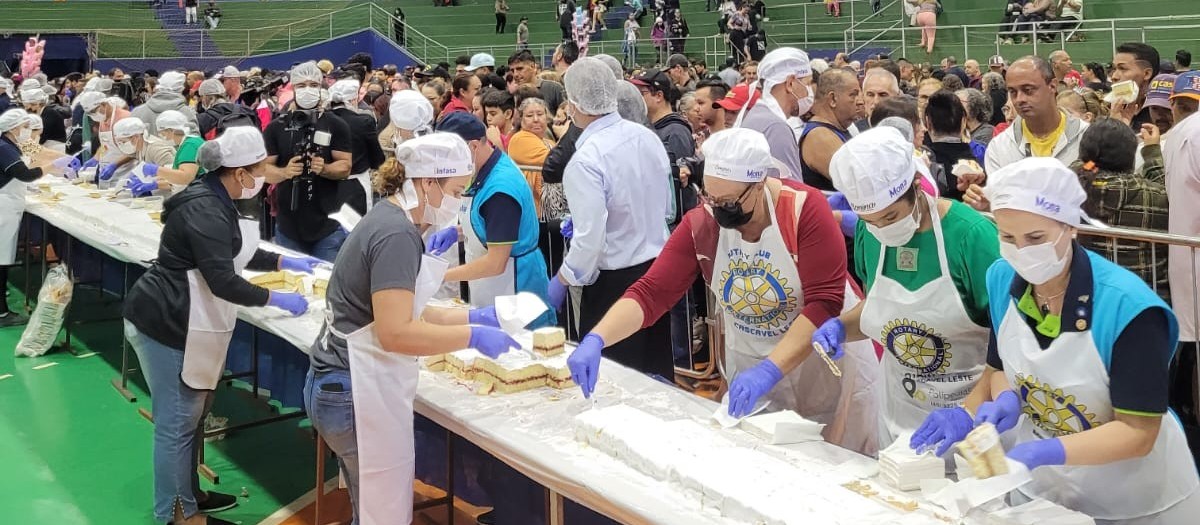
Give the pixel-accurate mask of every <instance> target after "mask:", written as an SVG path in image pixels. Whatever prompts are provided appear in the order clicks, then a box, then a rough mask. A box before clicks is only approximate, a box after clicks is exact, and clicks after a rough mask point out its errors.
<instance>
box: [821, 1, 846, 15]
mask: <svg viewBox="0 0 1200 525" xmlns="http://www.w3.org/2000/svg"><path fill="white" fill-rule="evenodd" d="M825 16H832V17H837V18H841V16H842V3H841V2H840V1H838V0H825Z"/></svg>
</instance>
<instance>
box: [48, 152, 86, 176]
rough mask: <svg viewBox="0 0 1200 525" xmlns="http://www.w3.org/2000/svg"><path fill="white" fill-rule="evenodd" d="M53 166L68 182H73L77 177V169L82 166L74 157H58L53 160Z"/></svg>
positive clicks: (77, 158)
mask: <svg viewBox="0 0 1200 525" xmlns="http://www.w3.org/2000/svg"><path fill="white" fill-rule="evenodd" d="M53 165H54V167H55V168H56V169H57V170H58V171H61V172H62V174H63V177H66V178H67V179H68V180H74V179H75V178H77V177H79V168H80V167H81V166H82V164H81V163H80V162H79V157H75V156H68V157H59V158H57V159H55V160H54V163H53Z"/></svg>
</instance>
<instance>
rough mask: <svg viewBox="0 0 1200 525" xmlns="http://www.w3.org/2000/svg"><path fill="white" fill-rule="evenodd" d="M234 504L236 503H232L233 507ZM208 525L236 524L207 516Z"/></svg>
mask: <svg viewBox="0 0 1200 525" xmlns="http://www.w3.org/2000/svg"><path fill="white" fill-rule="evenodd" d="M236 504H237V503H234V505H236ZM208 525H237V524H236V523H234V522H232V521H228V520H223V519H221V518H217V517H213V516H209V517H208Z"/></svg>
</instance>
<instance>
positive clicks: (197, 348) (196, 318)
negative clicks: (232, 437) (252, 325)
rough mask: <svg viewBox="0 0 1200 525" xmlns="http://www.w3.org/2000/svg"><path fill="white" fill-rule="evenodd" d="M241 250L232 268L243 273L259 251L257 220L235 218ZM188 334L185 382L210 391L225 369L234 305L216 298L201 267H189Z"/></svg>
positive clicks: (234, 310) (231, 335)
mask: <svg viewBox="0 0 1200 525" xmlns="http://www.w3.org/2000/svg"><path fill="white" fill-rule="evenodd" d="M238 229H239V230H241V232H242V249H241V251H239V252H238V254H237V255H236V256H234V258H233V270H234V271H235V272H237V273H239V274H240V273H242V270H245V269H246V265H247V264H249V263H250V259H251V258H252V257H253V256H254V252H255V251H256V250H258V243H259V234H258V222H256V221H252V220H247V219H238ZM187 278H188V299H189V304H188V333H187V339H186V340H185V342H184V348H183V372H182V373H181V374H180V378H181V379H182V380H183V382H184V384H186V385H187V386H189V387H191V388H194V389H196V390H212V389H214V388H216V387H217V383H219V382H220V380H221V374H222V373H223V372H224V371H225V356H226V355H227V354H228V353H229V341H231V340H232V339H233V328H234V326H236V325H237V306H235V305H234V304H233V303H231V302H229V301H226V300H224V299H220V298H217V296H215V295H213V293H212V290H210V289H209V287H208V283H207V282H205V281H204V276H203V275H201V274H200V270H188V272H187Z"/></svg>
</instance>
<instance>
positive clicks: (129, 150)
mask: <svg viewBox="0 0 1200 525" xmlns="http://www.w3.org/2000/svg"><path fill="white" fill-rule="evenodd" d="M117 150H118V151H120V152H121V154H123V155H133V154H134V153H137V146H134V145H133V142H132V141H131V142H118V143H117Z"/></svg>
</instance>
